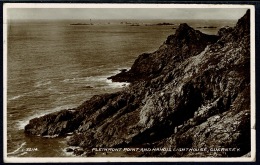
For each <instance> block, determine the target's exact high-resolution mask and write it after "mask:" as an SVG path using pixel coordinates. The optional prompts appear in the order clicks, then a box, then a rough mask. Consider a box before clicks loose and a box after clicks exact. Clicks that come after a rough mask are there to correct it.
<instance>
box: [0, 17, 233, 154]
mask: <svg viewBox="0 0 260 165" xmlns="http://www.w3.org/2000/svg"><path fill="white" fill-rule="evenodd" d="M164 22H167V23H171V24H174V25H168V26H159V25H157V24H158V23H164ZM180 23H188V25H190V26H191V27H193V28H195V29H196V30H200V31H202V32H204V33H206V34H217V31H218V30H219V29H220V28H221V27H224V26H230V27H232V26H234V25H235V23H236V20H206V21H205V20H159V19H157V20H91V23H90V20H8V25H7V33H6V36H7V37H6V39H7V54H5V57H6V63H7V64H6V66H7V69H6V70H5V74H6V76H7V77H6V78H7V79H6V80H7V86H6V87H4V88H6V89H7V93H6V98H5V101H6V105H7V106H6V107H4V108H5V111H4V113H5V114H4V115H3V116H4V117H5V119H6V120H5V121H6V123H4V124H5V129H7V134H5V135H4V136H5V143H4V145H5V147H6V149H7V156H8V157H69V156H73V155H72V154H70V153H67V152H66V151H65V148H66V147H68V146H67V144H66V138H67V137H49V136H46V137H39V136H28V135H25V134H24V126H25V125H26V124H28V123H29V120H30V119H32V118H35V117H40V116H42V115H45V114H48V113H51V112H56V111H59V110H62V109H69V108H75V107H77V106H79V105H80V104H82V103H83V102H84V101H86V100H88V99H90V98H91V97H92V96H93V95H98V94H103V93H111V92H116V91H119V90H122V88H125V86H127V84H126V83H116V82H112V81H110V80H108V79H107V77H109V76H111V75H115V74H116V73H119V72H120V70H121V69H129V68H130V67H131V65H132V64H133V63H134V60H135V59H136V58H137V57H138V55H140V54H142V53H149V52H154V51H155V50H157V49H158V48H159V47H160V45H162V44H163V42H164V41H165V40H166V38H167V36H169V35H171V34H174V33H175V30H176V28H177V27H178V25H179V24H180ZM91 24H92V25H91ZM208 27H211V28H208Z"/></svg>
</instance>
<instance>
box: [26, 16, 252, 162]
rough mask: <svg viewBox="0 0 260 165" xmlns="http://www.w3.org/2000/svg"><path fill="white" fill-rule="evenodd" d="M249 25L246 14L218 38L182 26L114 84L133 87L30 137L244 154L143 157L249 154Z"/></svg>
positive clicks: (39, 127) (38, 127) (44, 120)
mask: <svg viewBox="0 0 260 165" xmlns="http://www.w3.org/2000/svg"><path fill="white" fill-rule="evenodd" d="M249 18H250V13H249V11H247V13H246V14H245V16H243V17H242V18H241V19H239V21H238V23H237V25H236V26H235V27H233V28H222V29H220V31H219V33H218V35H217V36H214V35H206V34H203V33H201V32H199V31H197V30H194V29H193V28H191V27H189V26H188V25H187V24H180V26H179V28H178V29H176V33H175V34H174V35H171V36H169V37H168V38H167V40H166V42H165V43H164V44H163V45H162V46H161V47H160V48H159V49H158V50H157V51H155V52H153V53H149V54H148V53H145V54H142V55H140V56H139V57H138V58H137V59H136V61H135V62H134V64H133V66H132V67H131V69H130V70H128V71H123V72H121V73H119V74H117V75H115V76H112V77H110V78H111V79H112V80H113V81H121V82H122V81H123V82H124V81H126V82H131V84H130V85H129V86H127V87H125V89H124V90H122V91H120V92H116V93H112V94H103V95H98V96H93V97H92V98H91V99H90V100H88V101H86V102H84V103H83V104H82V105H80V106H79V107H77V108H75V109H74V110H73V111H71V110H63V111H60V112H56V113H52V114H48V115H45V116H43V117H40V118H36V119H32V120H31V121H30V123H29V124H28V125H27V126H26V127H25V133H27V134H31V135H41V136H43V135H54V134H57V135H65V134H67V133H69V132H74V134H73V135H72V136H71V137H70V139H69V140H68V145H72V146H80V147H82V148H83V149H87V148H92V147H131V146H147V144H149V146H153V147H171V148H178V147H179V148H187V147H188V148H209V149H210V148H213V149H214V148H240V150H239V151H237V152H232V151H221V152H217V151H214V150H212V151H210V152H145V153H144V154H142V156H175V157H181V156H185V157H205V156H210V157H227V156H229V157H231V156H232V157H237V156H243V155H245V154H247V153H249V152H250V150H251V149H250V144H251V142H250V140H251V138H250V33H249V32H250V31H249V30H250V19H249ZM74 152H75V151H74ZM81 152H82V151H81ZM83 152H84V151H83ZM78 154H79V153H78ZM81 154H83V153H80V155H81Z"/></svg>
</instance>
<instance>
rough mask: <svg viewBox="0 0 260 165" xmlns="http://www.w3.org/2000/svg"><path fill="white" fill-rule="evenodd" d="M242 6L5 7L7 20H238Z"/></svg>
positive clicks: (243, 10) (242, 12) (243, 12)
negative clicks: (181, 7) (175, 7)
mask: <svg viewBox="0 0 260 165" xmlns="http://www.w3.org/2000/svg"><path fill="white" fill-rule="evenodd" d="M246 10H247V9H245V8H188V9H187V8H186V9H180V8H178V9H174V8H172V9H169V8H153V9H152V8H149V9H147V8H145V9H144V8H143V9H140V8H124V9H122V8H116V9H115V8H85V9H84V8H78V9H75V8H56V9H55V8H37V9H35V8H16V9H14V8H9V9H7V17H8V19H239V18H240V17H242V16H243V15H244V14H245V12H246Z"/></svg>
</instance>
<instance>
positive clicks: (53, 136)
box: [43, 134, 59, 138]
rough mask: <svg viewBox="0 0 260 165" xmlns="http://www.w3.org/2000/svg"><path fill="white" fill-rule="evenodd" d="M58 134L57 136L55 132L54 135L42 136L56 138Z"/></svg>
mask: <svg viewBox="0 0 260 165" xmlns="http://www.w3.org/2000/svg"><path fill="white" fill-rule="evenodd" d="M58 136H59V135H58V134H55V135H45V136H43V137H45V138H56V137H58Z"/></svg>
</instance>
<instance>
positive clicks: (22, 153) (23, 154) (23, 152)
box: [18, 152, 28, 156]
mask: <svg viewBox="0 0 260 165" xmlns="http://www.w3.org/2000/svg"><path fill="white" fill-rule="evenodd" d="M27 153H28V152H23V153H21V154H19V155H18V156H23V155H25V154H27Z"/></svg>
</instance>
